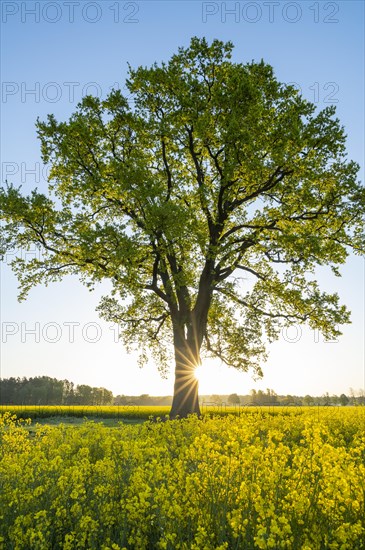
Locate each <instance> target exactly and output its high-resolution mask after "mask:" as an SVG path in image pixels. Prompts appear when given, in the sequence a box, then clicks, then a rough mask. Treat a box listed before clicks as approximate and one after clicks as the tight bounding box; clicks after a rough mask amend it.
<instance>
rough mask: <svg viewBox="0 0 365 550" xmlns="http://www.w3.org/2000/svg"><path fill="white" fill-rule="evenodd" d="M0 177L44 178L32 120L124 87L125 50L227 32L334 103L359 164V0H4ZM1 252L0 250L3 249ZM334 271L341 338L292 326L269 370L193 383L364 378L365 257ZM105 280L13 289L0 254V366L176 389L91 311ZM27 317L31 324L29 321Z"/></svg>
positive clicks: (287, 384) (297, 390)
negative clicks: (344, 319)
mask: <svg viewBox="0 0 365 550" xmlns="http://www.w3.org/2000/svg"><path fill="white" fill-rule="evenodd" d="M1 9H2V13H1V21H2V23H1V25H2V39H1V40H2V44H1V46H2V47H1V72H2V75H1V78H2V97H1V111H2V112H1V136H2V140H1V141H2V146H1V168H2V181H4V180H5V179H8V180H9V181H11V182H12V183H14V184H22V185H23V190H24V192H29V191H30V190H31V189H32V188H34V187H35V186H37V187H38V188H39V189H40V190H45V189H46V179H45V176H46V173H45V171H44V170H42V165H41V159H40V154H39V144H38V141H37V138H36V133H35V127H34V123H35V120H36V118H37V117H38V116H39V117H40V118H41V119H42V118H45V116H46V115H47V114H48V113H54V114H55V115H56V117H57V118H59V119H65V118H67V117H68V116H70V114H71V113H72V112H73V111H74V109H75V107H76V104H77V103H78V101H80V99H81V97H82V95H83V94H85V93H92V94H97V95H101V96H105V95H106V94H107V93H108V92H109V91H110V89H111V87H116V86H119V87H121V88H123V83H124V80H125V77H126V69H127V63H128V62H129V63H130V64H131V65H132V66H136V65H140V64H142V65H150V64H152V63H153V62H154V61H158V62H160V61H162V60H167V59H168V58H169V57H170V56H171V55H172V54H173V53H174V52H176V50H177V48H178V47H179V46H186V45H187V44H188V43H189V41H190V38H191V36H193V35H196V36H200V37H202V36H205V37H206V38H207V39H209V40H211V39H213V38H219V39H221V40H231V41H232V42H233V43H234V44H235V50H234V59H235V60H237V61H243V62H246V61H251V60H252V59H254V60H260V59H261V58H263V59H264V60H265V61H267V62H269V63H270V64H272V65H273V67H274V69H275V72H276V75H277V77H278V78H279V79H280V80H282V81H285V82H292V83H294V82H295V83H296V84H297V85H298V86H299V87H300V88H301V90H302V92H303V94H304V95H305V96H306V97H307V98H308V99H309V100H311V101H313V102H315V103H316V104H317V105H318V108H319V109H321V108H324V107H325V106H326V105H329V104H332V103H333V102H335V104H336V106H337V113H338V116H339V118H340V120H341V121H342V123H343V124H344V126H345V128H346V131H347V134H348V152H349V156H350V158H353V159H354V160H356V161H357V162H359V163H360V165H361V166H362V173H361V179H362V181H363V167H364V3H363V2H362V1H345V2H342V1H340V2H326V1H324V2H323V1H319V2H315V1H312V0H311V1H299V2H279V1H264V2H261V1H260V2H247V1H244V2H199V1H186V2H175V1H165V2H155V1H144V2H141V1H139V2H119V1H118V0H112V1H109V0H105V1H96V2H92V1H90V2H89V1H84V0H78V1H77V2H76V1H68V2H66V1H61V0H56V1H38V2H24V1H22V2H17V1H5V0H3V2H2V3H1ZM9 259H10V257H8V258H6V260H7V261H9ZM342 271H343V277H342V279H341V280H339V279H333V278H331V277H328V276H327V275H325V274H324V275H323V276H322V277H321V281H322V284H323V287H325V288H326V289H331V290H337V291H338V292H339V293H340V296H341V297H342V300H343V302H344V303H346V304H347V305H348V306H349V308H350V309H351V310H352V321H353V323H352V325H350V326H347V327H345V329H344V335H343V337H342V338H341V339H340V340H339V341H338V342H332V343H329V342H323V338H322V337H321V336H319V335H317V334H314V333H313V332H311V331H308V330H306V329H304V328H302V329H299V327H293V329H292V330H291V331H288V332H287V333H286V334H283V335H282V337H281V338H280V341H279V342H277V343H275V344H273V345H272V346H271V348H270V350H269V351H270V357H269V360H268V362H267V363H266V364H265V365H264V373H265V376H264V379H263V380H262V381H259V382H257V383H256V382H254V381H253V380H252V378H251V375H250V374H249V373H247V374H242V373H235V372H232V370H231V369H224V368H223V367H221V366H219V365H218V364H213V365H209V367H210V370H209V371H208V370H207V372H208V375H206V376H205V377H202V380H201V384H200V390H201V393H230V392H238V393H246V392H247V391H248V390H249V389H250V388H256V389H260V388H263V389H265V388H267V387H270V388H273V389H274V390H275V391H276V392H277V393H284V394H286V393H291V394H302V395H304V394H307V393H310V394H322V393H324V392H326V391H328V392H329V393H341V392H343V391H344V392H345V393H346V392H348V390H349V388H350V387H353V388H354V389H360V388H361V387H364V370H365V369H364V263H363V260H362V259H360V258H354V257H351V258H349V261H348V263H347V264H346V266H344V268H343V270H342ZM106 291H107V286H105V287H101V288H100V289H98V290H97V291H96V292H95V293H93V294H91V293H89V292H88V291H87V290H86V289H85V288H84V287H83V286H82V285H81V284H80V283H79V282H78V281H77V279H76V278H75V279H73V278H68V279H67V280H64V282H62V283H59V284H54V285H51V286H49V287H48V288H42V287H39V288H36V289H34V290H33V291H31V293H30V296H29V298H28V300H27V302H23V303H21V304H19V303H18V302H17V300H16V296H17V282H16V279H15V277H14V275H13V274H12V273H11V271H10V270H9V268H8V267H7V265H6V262H3V264H2V265H1V300H2V301H1V328H2V342H1V376H2V377H9V376H35V375H49V376H54V377H57V378H68V379H70V380H72V381H74V382H76V383H87V384H90V385H96V386H105V387H108V388H109V389H111V390H113V392H114V393H124V394H134V395H136V394H137V395H138V394H141V393H149V394H171V393H172V385H173V380H172V378H170V379H168V380H161V378H160V376H159V374H158V372H157V370H156V367H155V366H153V365H151V366H150V367H148V368H146V369H144V370H140V369H138V367H137V366H136V358H135V357H134V356H133V355H127V354H126V353H125V351H124V349H123V347H122V344H120V343H117V342H116V341H115V330H114V328H110V327H109V325H108V324H106V323H104V322H103V321H101V320H100V319H99V318H98V316H97V314H96V313H95V307H96V305H97V304H98V300H99V298H100V296H101V295H102V294H103V292H104V293H105V292H106ZM32 330H33V333H32Z"/></svg>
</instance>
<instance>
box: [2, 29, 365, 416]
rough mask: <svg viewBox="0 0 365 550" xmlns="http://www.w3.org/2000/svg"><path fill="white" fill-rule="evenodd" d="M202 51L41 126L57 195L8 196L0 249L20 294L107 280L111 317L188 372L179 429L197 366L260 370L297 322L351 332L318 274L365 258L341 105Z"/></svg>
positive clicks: (189, 51)
mask: <svg viewBox="0 0 365 550" xmlns="http://www.w3.org/2000/svg"><path fill="white" fill-rule="evenodd" d="M232 49H233V45H232V44H231V43H230V42H228V43H223V42H221V41H219V40H214V41H213V42H212V43H211V44H209V43H208V42H207V41H206V40H205V39H199V38H193V39H192V40H191V43H190V45H189V47H187V48H180V49H179V51H178V53H177V54H175V55H173V56H172V57H171V59H170V60H169V61H168V62H167V63H162V64H160V65H158V64H154V65H153V66H152V67H149V68H147V67H138V68H137V69H133V68H132V67H130V68H129V77H128V80H127V83H126V84H127V88H128V91H129V96H130V97H124V96H123V94H122V93H121V92H120V91H119V90H113V91H112V92H111V93H110V94H109V96H108V97H107V98H106V99H103V100H102V99H99V98H95V97H91V96H87V97H85V98H84V99H83V100H82V102H81V103H80V104H79V105H78V108H77V110H76V112H75V113H74V114H73V115H72V116H71V118H70V119H69V120H68V121H67V122H59V121H57V120H56V118H55V117H54V116H53V115H49V116H48V119H47V120H46V121H38V122H37V129H38V136H39V139H40V141H41V149H42V156H43V160H44V162H45V163H50V165H51V171H50V176H49V180H50V190H49V193H48V194H43V193H39V192H38V191H37V190H34V191H33V192H32V193H31V195H30V196H23V195H22V194H21V191H20V189H18V188H15V187H13V186H12V185H11V184H10V185H8V186H7V187H5V188H3V189H2V191H1V212H2V219H3V221H4V232H3V241H2V242H3V245H2V248H3V250H6V249H8V248H11V247H20V248H23V249H24V248H25V249H26V248H27V247H29V246H32V245H34V243H36V244H37V245H38V246H39V247H40V248H41V249H42V251H43V255H42V257H41V258H33V259H31V260H26V259H24V257H23V258H22V257H18V258H16V259H14V260H13V262H12V267H13V269H14V271H15V273H16V274H17V276H18V278H19V281H20V288H21V293H20V298H21V299H22V298H24V297H25V296H26V294H27V292H28V291H29V290H30V288H31V287H32V286H33V285H35V284H39V283H48V282H51V281H56V280H59V279H60V278H62V276H63V275H65V274H77V275H78V276H79V277H80V279H81V281H82V282H83V283H84V284H86V285H87V286H88V287H89V288H91V289H92V288H93V287H94V285H95V284H97V283H99V282H100V281H102V280H105V279H107V280H109V281H110V282H111V285H112V290H111V292H110V294H109V295H108V296H105V297H104V298H103V299H102V301H101V303H100V305H99V307H98V309H99V312H100V314H101V315H102V316H103V317H104V318H105V319H107V320H110V321H115V322H118V323H119V324H120V326H121V331H122V332H121V336H122V338H123V341H124V343H125V345H126V346H128V347H130V346H133V345H136V346H137V348H138V349H139V350H140V355H141V360H142V362H143V361H145V360H146V359H147V358H148V356H149V355H150V354H152V356H153V357H154V359H155V360H156V362H157V364H158V365H159V366H160V368H161V370H162V371H164V370H166V369H167V368H168V367H169V366H170V364H171V360H172V357H173V356H174V357H175V363H176V367H175V368H176V382H175V394H174V402H173V407H172V416H176V415H181V416H185V415H186V414H188V413H189V412H199V406H198V402H197V383H196V380H195V379H194V374H193V373H194V368H195V366H196V365H197V364H199V362H200V358H201V356H203V355H204V356H211V357H218V358H220V359H221V360H222V361H224V362H225V363H226V364H227V365H230V366H233V367H236V368H238V369H241V370H243V371H246V370H248V369H249V368H252V369H253V370H254V371H255V372H256V373H257V374H258V375H260V374H261V365H262V362H263V360H264V359H265V346H266V342H268V341H273V340H274V339H275V338H277V337H278V335H279V331H280V330H281V328H282V327H283V325H290V324H292V323H293V322H294V323H298V322H300V323H302V322H303V323H308V324H309V326H310V327H312V328H315V329H319V330H320V331H322V333H323V334H324V335H325V336H326V337H328V338H331V337H335V336H337V335H339V334H340V331H339V328H338V327H339V325H341V324H343V323H348V322H349V312H348V311H347V309H346V307H345V306H344V305H341V304H340V303H339V297H338V295H337V294H330V293H327V292H325V291H323V290H321V289H320V288H319V285H318V283H317V282H316V272H315V270H316V268H317V267H318V266H330V268H331V269H332V271H333V273H334V275H336V276H339V270H338V268H339V266H340V265H341V264H343V263H344V262H345V261H346V258H347V256H348V254H349V252H350V250H353V251H354V252H355V253H363V251H364V236H363V223H362V222H363V216H364V210H365V208H364V203H365V201H364V190H363V188H362V187H361V185H360V182H358V181H357V172H358V169H359V166H358V164H357V163H356V162H353V161H351V160H349V159H348V158H347V154H346V148H345V140H346V135H345V131H344V129H343V127H342V126H341V125H340V122H339V120H338V119H337V118H336V117H335V108H334V107H332V106H331V107H327V108H326V109H324V110H322V111H319V112H318V111H317V110H316V107H315V105H313V104H312V103H310V102H309V101H307V100H306V99H305V98H304V97H303V96H302V95H301V94H300V93H299V92H298V91H297V90H296V89H295V88H294V87H293V86H290V85H286V84H283V83H280V82H279V81H278V80H277V79H276V77H275V75H274V71H273V68H272V67H271V66H270V65H268V64H266V63H265V62H263V61H261V62H250V63H246V64H243V63H237V62H233V61H232V60H231V54H232Z"/></svg>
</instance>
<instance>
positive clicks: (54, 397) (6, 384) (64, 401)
mask: <svg viewBox="0 0 365 550" xmlns="http://www.w3.org/2000/svg"><path fill="white" fill-rule="evenodd" d="M171 402H172V397H171V396H160V397H157V396H152V395H148V394H142V395H139V396H132V395H129V396H128V395H117V396H114V395H113V392H111V391H110V390H107V389H105V388H93V387H91V386H87V385H85V384H81V385H78V386H77V385H76V386H75V384H74V383H73V382H69V381H68V380H57V379H56V378H50V377H49V376H36V377H34V378H4V379H3V380H0V404H1V405H131V404H133V405H141V406H169V405H171ZM200 402H201V404H202V405H204V404H205V405H207V406H209V405H214V404H215V405H222V404H225V405H240V406H241V405H242V406H246V405H247V406H249V405H259V406H264V405H285V406H290V405H297V406H298V405H299V406H300V405H307V406H308V405H321V406H322V405H343V406H345V405H365V396H364V391H363V390H359V391H357V392H355V391H354V390H352V389H350V390H349V395H345V394H344V393H342V394H341V395H329V393H325V394H323V395H321V396H311V395H305V396H304V397H300V396H297V395H277V394H276V393H275V391H274V390H270V389H267V390H266V391H262V390H258V391H256V390H251V391H250V394H248V395H238V394H237V393H232V394H230V395H201V396H200Z"/></svg>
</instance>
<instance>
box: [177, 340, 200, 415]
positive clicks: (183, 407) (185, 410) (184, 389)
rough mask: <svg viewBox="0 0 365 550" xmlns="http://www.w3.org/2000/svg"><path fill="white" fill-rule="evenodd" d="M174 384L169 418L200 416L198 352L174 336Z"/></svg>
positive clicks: (185, 341)
mask: <svg viewBox="0 0 365 550" xmlns="http://www.w3.org/2000/svg"><path fill="white" fill-rule="evenodd" d="M174 344H175V364H176V366H175V384H174V396H173V400H172V406H171V411H170V418H172V419H174V418H186V417H187V416H188V415H189V414H197V415H198V416H200V407H199V396H198V380H197V378H196V377H195V369H196V367H197V366H198V365H199V363H200V357H199V352H198V351H197V350H194V348H193V347H192V346H191V345H189V343H188V342H187V340H186V339H185V338H182V337H177V336H176V335H175V342H174Z"/></svg>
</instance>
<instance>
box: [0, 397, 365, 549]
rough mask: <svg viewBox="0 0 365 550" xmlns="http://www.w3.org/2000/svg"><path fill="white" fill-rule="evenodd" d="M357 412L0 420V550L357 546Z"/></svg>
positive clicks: (363, 437)
mask: <svg viewBox="0 0 365 550" xmlns="http://www.w3.org/2000/svg"><path fill="white" fill-rule="evenodd" d="M364 412H365V411H364V408H360V407H358V408H336V409H335V408H331V409H326V408H323V409H320V410H319V409H316V408H313V409H309V408H308V409H300V408H297V409H294V408H293V409H292V410H290V408H287V409H286V410H281V411H277V412H275V413H273V411H270V410H268V409H267V410H264V409H262V410H252V411H251V413H250V414H248V413H247V412H244V413H242V414H240V415H224V416H218V417H214V416H208V415H207V416H205V417H204V418H203V419H200V420H199V419H197V418H195V417H192V418H189V419H187V420H182V421H166V422H144V423H142V424H139V425H134V426H130V425H126V424H119V425H118V427H117V428H109V427H106V426H103V425H102V424H99V423H96V422H95V423H94V422H85V423H84V424H82V425H81V426H78V427H72V426H66V425H62V424H61V425H59V426H52V427H50V426H38V427H37V428H35V429H34V433H33V435H32V436H30V435H29V427H28V428H27V422H26V421H17V420H16V419H15V418H14V417H12V416H11V414H10V413H5V414H4V415H3V416H2V417H0V418H1V421H0V437H1V444H0V548H2V549H4V550H13V549H14V550H25V549H26V550H49V549H55V550H57V549H64V550H73V549H75V550H78V549H88V550H90V549H91V550H92V549H100V550H118V549H128V550H129V549H137V550H138V549H141V550H142V549H155V548H156V549H171V550H175V549H185V550H190V549H192V550H194V549H195V550H211V549H215V550H223V549H227V550H231V549H239V550H246V549H247V550H253V549H256V548H258V549H269V548H273V549H279V548H287V549H291V550H296V549H298V550H299V549H300V550H322V549H327V548H329V549H340V550H346V549H348V550H362V549H365V509H364V497H365V430H364V428H365V416H364Z"/></svg>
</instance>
